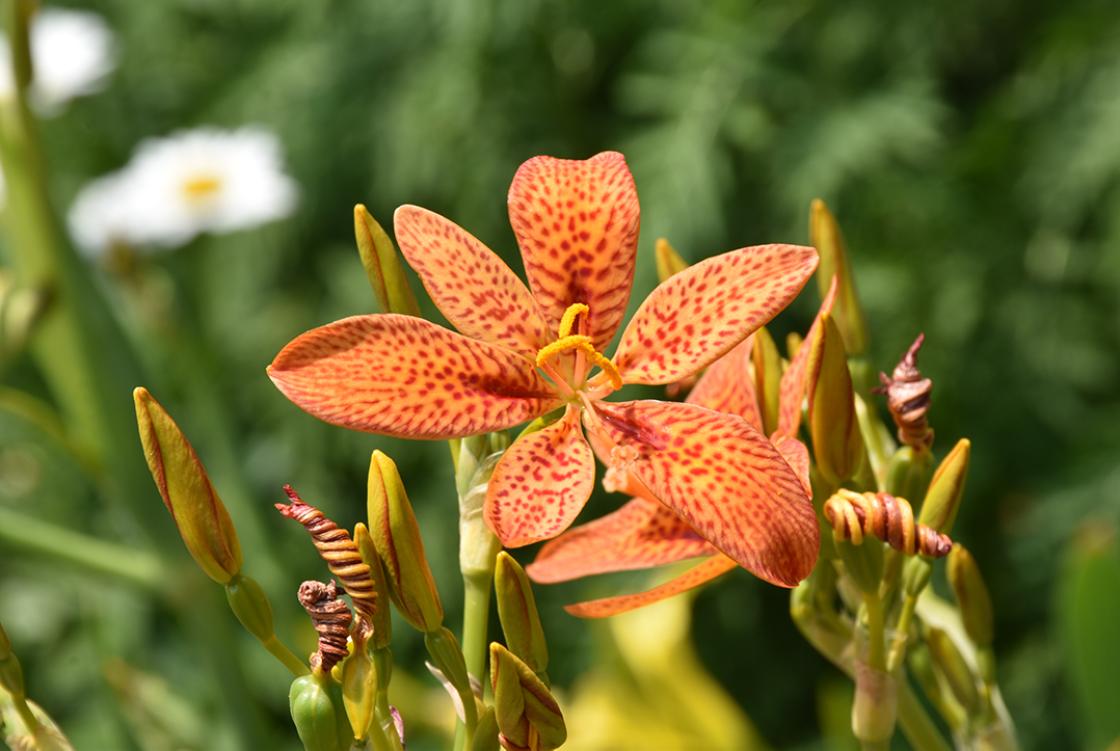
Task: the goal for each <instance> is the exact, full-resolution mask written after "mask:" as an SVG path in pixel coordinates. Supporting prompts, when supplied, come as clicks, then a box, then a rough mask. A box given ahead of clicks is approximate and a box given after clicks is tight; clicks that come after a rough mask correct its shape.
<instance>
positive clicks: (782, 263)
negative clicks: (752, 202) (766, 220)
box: [614, 245, 817, 384]
mask: <svg viewBox="0 0 1120 751" xmlns="http://www.w3.org/2000/svg"><path fill="white" fill-rule="evenodd" d="M816 267H817V251H816V250H814V249H813V248H809V247H802V246H800V245H759V246H756V247H753V248H740V249H739V250H733V251H731V252H730V253H724V254H723V255H718V256H716V257H714V258H709V259H707V260H706V261H701V262H700V263H698V264H696V265H695V266H689V267H688V268H687V269H685V270H684V271H682V272H680V273H679V274H674V275H673V276H671V277H669V278H668V279H667V280H665V281H664V282H662V283H661V284H660V285H659V286H658V287H657V288H656V289H655V290H654V291H653V292H652V293H650V296H649V297H647V298H646V299H645V302H643V303H642V306H641V307H640V308H638V312H637V313H635V314H634V318H633V319H632V320H631V321H630V323H629V325H627V327H626V330H625V331H624V332H622V339H621V341H619V344H618V352H617V353H616V354H615V358H614V362H615V365H616V366H618V369H619V371H620V372H621V373H622V378H623V380H624V381H625V382H627V383H647V384H664V383H671V382H673V381H677V380H680V379H682V378H684V377H685V376H687V375H689V374H690V373H695V372H696V371H697V370H699V369H700V368H703V367H704V366H705V365H708V364H709V363H711V362H713V361H714V360H715V359H716V358H718V357H720V356H721V355H722V354H724V353H725V352H727V351H728V350H730V349H731V348H732V347H734V346H735V345H736V344H738V343H739V342H741V341H743V339H745V338H746V337H747V336H749V335H750V334H751V333H753V332H754V330H755V329H757V328H758V327H759V326H761V325H763V324H765V323H766V322H767V321H769V320H770V319H771V318H773V317H774V316H775V315H777V313H778V311H780V310H782V308H784V307H785V306H786V305H788V304H789V303H790V301H791V300H793V298H795V297H797V293H798V292H800V291H801V288H802V287H803V286H805V282H806V281H807V280H808V279H809V277H810V276H811V275H812V274H813V270H814V269H815V268H816Z"/></svg>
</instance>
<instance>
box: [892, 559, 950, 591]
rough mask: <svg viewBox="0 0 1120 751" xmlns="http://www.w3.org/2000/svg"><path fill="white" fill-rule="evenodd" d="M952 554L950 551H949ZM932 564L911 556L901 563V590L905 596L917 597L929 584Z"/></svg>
mask: <svg viewBox="0 0 1120 751" xmlns="http://www.w3.org/2000/svg"><path fill="white" fill-rule="evenodd" d="M950 555H952V553H950ZM932 573H933V565H932V564H931V563H930V562H929V561H928V560H927V559H925V558H920V557H918V556H913V557H910V558H907V559H906V563H904V564H903V565H902V592H903V594H905V595H906V596H907V597H917V596H918V595H920V594H921V593H922V590H923V589H925V588H926V586H927V585H928V584H929V578H930V575H931V574H932Z"/></svg>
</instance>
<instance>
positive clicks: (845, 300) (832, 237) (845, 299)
mask: <svg viewBox="0 0 1120 751" xmlns="http://www.w3.org/2000/svg"><path fill="white" fill-rule="evenodd" d="M809 244H810V245H812V246H813V247H815V248H816V249H817V252H818V253H819V254H820V258H821V262H820V266H819V267H818V269H817V284H818V285H819V286H820V290H821V297H824V296H825V295H826V294H827V293H828V287H829V285H830V284H831V283H832V277H834V276H835V277H837V278H838V279H839V286H838V288H837V290H836V306H835V308H834V309H833V310H834V311H835V315H836V323H837V325H838V326H839V328H840V333H841V334H842V335H843V337H844V349H846V350H847V352H848V354H850V355H853V356H859V355H862V354H864V353H865V352H866V351H867V339H868V337H867V321H866V319H865V318H864V315H863V308H862V307H861V306H860V304H859V295H857V294H856V285H855V280H854V279H853V278H852V265H851V261H850V260H849V258H848V251H847V248H846V247H845V245H844V236H843V235H842V234H841V233H840V227H839V225H837V223H836V219H835V217H833V216H832V213H831V212H830V211H829V210H828V207H827V206H825V203H824V201H822V200H821V199H819V198H817V199H815V200H814V201H813V204H812V207H811V209H810V211H809Z"/></svg>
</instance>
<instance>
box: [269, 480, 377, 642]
mask: <svg viewBox="0 0 1120 751" xmlns="http://www.w3.org/2000/svg"><path fill="white" fill-rule="evenodd" d="M284 492H285V493H287V494H288V498H289V499H290V500H291V503H290V504H284V503H277V504H276V510H277V511H279V512H280V513H281V514H283V515H284V516H286V517H288V518H289V519H295V520H296V521H297V522H299V523H300V524H302V525H303V526H304V527H306V528H307V531H308V532H309V533H310V534H311V539H312V541H314V543H315V547H316V549H318V551H319V555H320V556H321V557H322V559H323V560H324V561H326V562H327V568H329V569H330V570H331V573H332V574H334V575H335V576H336V577H338V580H339V581H341V582H342V587H343V589H345V590H346V594H348V595H350V599H351V601H353V603H354V610H356V611H358V614H359V616H360V617H361V618H362V620H364V621H365V622H366V623H367V624H372V623H373V614H374V611H375V610H376V606H377V592H376V590H375V589H374V586H373V579H372V578H371V576H370V571H369V566H367V565H366V564H365V562H364V561H362V556H361V553H359V552H358V546H357V544H356V543H355V542H354V540H352V539H351V538H350V533H349V532H347V531H346V530H345V529H342V528H341V527H339V526H338V525H337V524H335V523H334V522H333V521H331V520H330V519H328V518H327V517H326V516H325V515H324V514H323V512H322V511H320V510H319V509H317V508H315V507H314V506H312V505H311V504H309V503H305V502H304V500H303V499H302V498H300V497H299V494H298V493H296V491H295V490H293V489H292V486H291V485H285V486H284Z"/></svg>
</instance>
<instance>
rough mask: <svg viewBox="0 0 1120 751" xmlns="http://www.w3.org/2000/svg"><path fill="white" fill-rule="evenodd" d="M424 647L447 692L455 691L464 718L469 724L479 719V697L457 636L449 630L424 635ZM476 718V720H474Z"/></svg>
mask: <svg viewBox="0 0 1120 751" xmlns="http://www.w3.org/2000/svg"><path fill="white" fill-rule="evenodd" d="M424 646H425V647H426V648H427V650H428V655H429V656H430V657H431V658H432V663H431V665H429V666H428V669H429V670H431V669H432V667H433V666H434V667H435V669H436V670H437V671H438V674H439V676H440V677H441V680H442V681H443V682H444V686H445V687H446V688H447V690H448V691H449V692H450V691H454V694H455V695H454V696H453V697H452V698H453V699H456V698H457V699H458V704H459V705H460V706H461V708H462V717H463V718H465V720H466V721H467V723H468V724H471V723H473V722H474V721H475V720H477V718H478V709H479V707H478V704H479V702H478V701H477V697H476V696H475V694H474V690H473V687H472V686H471V679H470V675H469V674H468V673H467V662H466V660H465V659H464V658H463V650H462V648H461V647H460V646H459V640H458V639H456V638H455V634H453V633H451V631H449V630H448V629H447V628H442V627H441V628H440V629H438V630H437V631H431V632H429V633H427V634H424ZM472 718H474V719H472Z"/></svg>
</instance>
